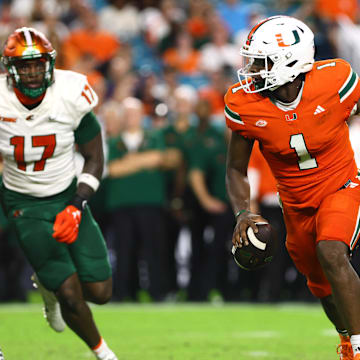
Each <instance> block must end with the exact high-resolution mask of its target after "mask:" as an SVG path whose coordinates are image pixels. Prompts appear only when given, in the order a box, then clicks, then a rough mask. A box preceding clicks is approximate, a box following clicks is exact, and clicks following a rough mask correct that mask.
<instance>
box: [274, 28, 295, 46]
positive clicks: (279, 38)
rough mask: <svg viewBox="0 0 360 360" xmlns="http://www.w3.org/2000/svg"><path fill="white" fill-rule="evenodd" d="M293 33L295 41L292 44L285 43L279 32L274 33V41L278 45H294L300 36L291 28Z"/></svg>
mask: <svg viewBox="0 0 360 360" xmlns="http://www.w3.org/2000/svg"><path fill="white" fill-rule="evenodd" d="M292 33H293V34H294V38H295V41H294V42H293V43H292V44H285V43H284V39H283V37H282V35H281V34H276V35H275V36H276V41H277V43H278V45H279V46H280V47H287V46H291V45H295V44H297V43H299V42H300V36H299V33H298V32H297V31H296V30H293V32H292Z"/></svg>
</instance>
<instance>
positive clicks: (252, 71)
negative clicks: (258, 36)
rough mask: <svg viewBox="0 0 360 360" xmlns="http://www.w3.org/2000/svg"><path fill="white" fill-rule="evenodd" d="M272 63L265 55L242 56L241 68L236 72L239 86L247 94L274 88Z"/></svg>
mask: <svg viewBox="0 0 360 360" xmlns="http://www.w3.org/2000/svg"><path fill="white" fill-rule="evenodd" d="M272 67H273V62H272V61H271V59H270V58H269V57H268V56H266V55H257V56H247V55H244V54H243V67H242V68H241V69H239V70H238V71H237V75H238V78H239V82H240V84H242V86H243V89H244V91H245V92H247V93H255V92H260V91H263V90H267V89H272V88H274V83H276V74H275V73H274V72H273V71H271V69H272Z"/></svg>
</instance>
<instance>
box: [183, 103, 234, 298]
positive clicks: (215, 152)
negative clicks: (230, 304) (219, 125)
mask: <svg viewBox="0 0 360 360" xmlns="http://www.w3.org/2000/svg"><path fill="white" fill-rule="evenodd" d="M196 113H197V115H198V118H199V125H198V126H197V131H196V134H195V135H194V137H193V138H192V144H191V147H190V149H189V182H190V186H191V188H192V190H193V192H194V194H195V196H196V199H197V200H198V203H199V205H200V208H201V211H200V213H201V212H202V217H203V219H205V220H204V221H205V225H206V226H208V227H210V229H211V230H212V232H213V236H211V237H209V236H208V237H207V236H206V234H205V231H203V233H202V234H201V235H202V236H201V237H200V238H194V239H192V240H193V241H192V253H191V265H192V267H191V276H192V279H191V282H190V286H189V299H191V300H210V301H219V300H221V299H223V297H224V295H225V293H226V290H227V286H226V284H227V265H228V259H229V254H230V251H229V249H230V244H231V237H232V231H233V225H234V216H233V214H232V210H231V207H230V206H229V201H228V199H227V195H226V188H225V168H226V166H225V160H226V151H227V144H228V139H229V136H228V135H229V131H228V130H227V129H225V128H224V127H223V129H222V131H219V130H218V129H215V128H214V127H212V126H211V122H210V116H211V105H210V103H209V102H208V101H207V100H205V99H200V100H199V102H198V104H197V107H196ZM198 214H199V211H197V215H196V217H195V219H194V220H195V221H196V222H198V219H199V215H198ZM203 230H204V229H203ZM204 274H206V276H204ZM195 287H196V288H195Z"/></svg>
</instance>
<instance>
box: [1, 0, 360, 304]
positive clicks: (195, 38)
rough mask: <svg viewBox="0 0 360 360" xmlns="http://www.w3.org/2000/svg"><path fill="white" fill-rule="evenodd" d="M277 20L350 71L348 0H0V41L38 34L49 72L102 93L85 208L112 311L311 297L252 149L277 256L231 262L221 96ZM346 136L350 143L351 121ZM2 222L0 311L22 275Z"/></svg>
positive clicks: (255, 186) (353, 24)
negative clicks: (75, 76)
mask: <svg viewBox="0 0 360 360" xmlns="http://www.w3.org/2000/svg"><path fill="white" fill-rule="evenodd" d="M276 14H283V15H291V16H295V17H297V18H299V19H301V20H303V21H305V22H306V23H307V24H308V25H309V26H310V27H311V28H312V30H313V31H314V33H315V43H316V59H317V60H320V59H325V58H333V57H342V58H345V59H346V60H348V61H349V62H351V64H352V65H353V67H354V70H355V71H357V72H358V73H359V72H360V56H359V55H360V52H359V47H360V45H359V44H358V43H356V41H357V39H358V38H359V34H360V33H359V31H360V30H359V27H358V25H357V24H358V21H359V20H360V17H359V6H358V2H357V0H338V1H337V0H331V1H330V0H313V1H312V0H308V1H306V0H304V1H296V0H281V1H280V0H257V1H255V0H251V1H250V0H242V1H241V0H181V1H180V0H139V1H136V0H134V1H130V0H13V1H11V0H8V1H6V0H0V42H1V43H4V41H5V39H6V38H7V36H8V35H9V34H10V33H11V32H12V31H13V30H14V29H15V28H18V27H22V26H31V27H34V28H36V29H38V30H40V31H42V32H43V33H44V34H45V35H46V36H47V37H48V38H49V40H50V41H51V43H52V44H53V46H54V47H55V49H56V50H57V60H56V67H57V68H62V69H68V70H73V71H77V72H80V73H83V74H86V75H87V77H88V80H89V83H90V84H91V86H92V87H93V88H94V90H95V91H96V93H97V94H98V96H99V103H98V105H97V107H96V108H95V113H96V115H97V117H98V119H99V121H100V122H101V125H102V129H103V135H104V149H105V156H106V162H107V165H106V169H105V172H104V177H103V181H102V184H101V187H100V189H99V191H98V192H97V194H96V195H95V196H94V198H93V199H92V200H91V204H90V206H91V208H92V211H93V213H94V216H95V217H96V219H97V221H98V223H99V225H100V227H101V229H102V231H103V233H104V236H105V239H106V242H107V245H108V247H109V250H110V260H111V264H112V267H113V278H114V296H113V300H114V301H140V302H141V301H157V302H162V301H210V302H214V303H218V302H222V301H258V302H278V301H293V300H300V301H311V300H312V296H311V295H310V293H309V291H308V290H307V288H306V284H305V280H304V279H303V277H302V276H301V275H299V273H298V272H297V271H296V269H295V268H294V266H293V265H292V262H291V260H290V258H289V256H288V255H287V253H286V250H285V247H284V241H285V237H286V232H285V229H284V224H283V221H282V215H281V210H280V208H279V205H278V200H277V196H276V184H275V180H274V179H273V178H272V175H271V172H270V169H269V168H268V167H267V165H266V163H264V160H263V158H262V156H261V154H260V152H259V149H258V147H257V145H256V146H255V148H254V151H253V156H252V158H251V161H250V167H249V179H250V183H251V195H252V207H253V209H254V211H258V212H260V213H261V214H262V215H263V216H264V217H265V218H267V219H268V220H269V221H270V222H271V223H272V225H273V226H274V227H275V228H276V229H277V232H278V236H279V239H280V241H281V246H280V248H279V250H278V255H277V257H276V259H275V261H274V262H273V263H272V264H271V265H269V266H268V267H266V268H265V269H263V270H259V271H256V272H251V273H249V272H245V271H243V270H241V269H239V268H238V267H237V266H236V264H235V262H234V261H233V259H232V256H231V235H232V229H233V226H234V216H233V213H232V210H231V208H230V206H229V202H228V198H227V195H226V190H225V160H226V149H227V142H228V139H229V136H230V134H229V131H228V130H227V129H226V126H225V120H224V116H223V110H224V103H223V96H224V94H225V92H226V90H227V88H228V87H229V86H230V84H232V83H234V82H236V81H237V78H236V71H237V69H239V68H240V67H241V63H242V59H241V58H240V55H239V53H238V51H239V48H240V47H241V45H242V43H243V41H244V39H245V38H246V36H247V33H248V32H249V30H250V29H251V28H252V27H253V26H254V25H255V24H256V23H257V22H258V21H259V20H261V19H263V18H266V17H268V16H272V15H276ZM358 52H359V54H358ZM2 71H4V69H2ZM0 96H1V94H0ZM350 130H351V131H352V138H353V139H354V143H355V144H360V141H357V139H359V137H360V122H359V120H358V119H357V118H354V119H353V120H352V122H351V126H350ZM359 146H360V145H358V147H359ZM355 151H356V152H357V154H358V156H360V149H356V148H355ZM78 160H79V161H78V162H79V172H80V171H81V161H82V159H81V158H80V157H79V159H78ZM1 224H2V225H1V235H0V236H1V238H0V301H26V300H27V294H28V291H29V290H30V289H31V284H30V279H29V276H30V274H31V269H30V267H29V265H28V264H27V263H26V261H25V259H24V257H23V256H22V254H21V251H20V249H19V248H18V245H17V243H16V239H15V236H14V233H13V231H12V229H11V227H10V226H9V225H8V224H7V222H6V220H5V219H3V220H2V221H1ZM356 263H357V261H356V254H355V255H354V264H355V266H356V267H357V265H356Z"/></svg>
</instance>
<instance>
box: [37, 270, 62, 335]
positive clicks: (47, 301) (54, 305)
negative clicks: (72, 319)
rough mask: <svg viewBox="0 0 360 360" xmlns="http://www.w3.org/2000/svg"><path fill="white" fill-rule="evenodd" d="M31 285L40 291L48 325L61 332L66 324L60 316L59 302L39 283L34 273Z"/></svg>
mask: <svg viewBox="0 0 360 360" xmlns="http://www.w3.org/2000/svg"><path fill="white" fill-rule="evenodd" d="M31 280H32V281H33V285H34V287H35V288H37V289H38V290H39V291H40V295H41V297H42V299H43V301H44V308H43V310H44V317H45V319H46V321H47V322H48V324H49V325H50V327H51V328H52V329H54V330H55V331H57V332H62V331H64V330H65V327H66V324H65V321H64V320H63V318H62V316H61V311H60V304H59V302H58V300H57V298H56V296H55V294H54V293H53V292H52V291H49V290H47V289H45V287H44V286H43V285H42V284H41V283H40V281H39V279H38V277H37V276H36V274H33V275H32V276H31Z"/></svg>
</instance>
